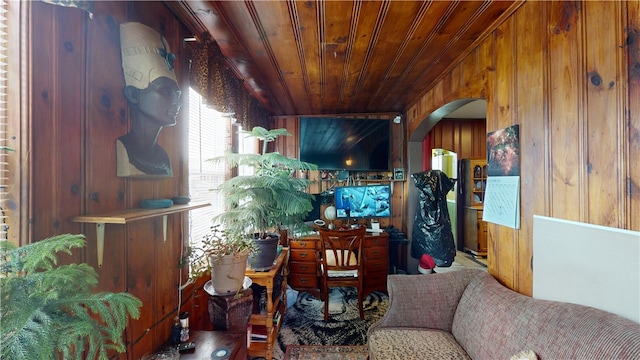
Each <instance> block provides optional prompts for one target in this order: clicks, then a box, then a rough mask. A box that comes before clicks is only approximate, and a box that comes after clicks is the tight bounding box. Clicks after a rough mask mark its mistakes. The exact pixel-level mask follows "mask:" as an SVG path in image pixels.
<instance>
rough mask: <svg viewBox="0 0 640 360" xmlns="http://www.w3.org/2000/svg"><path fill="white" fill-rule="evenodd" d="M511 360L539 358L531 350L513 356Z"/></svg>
mask: <svg viewBox="0 0 640 360" xmlns="http://www.w3.org/2000/svg"><path fill="white" fill-rule="evenodd" d="M510 360H538V356H537V355H536V353H534V352H533V351H531V350H524V351H520V352H519V353H517V354H515V355H513V356H512V357H511V359H510Z"/></svg>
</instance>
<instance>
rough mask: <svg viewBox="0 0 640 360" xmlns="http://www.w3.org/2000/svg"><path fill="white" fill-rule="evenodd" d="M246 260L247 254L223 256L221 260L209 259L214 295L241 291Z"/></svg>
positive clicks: (216, 258)
mask: <svg viewBox="0 0 640 360" xmlns="http://www.w3.org/2000/svg"><path fill="white" fill-rule="evenodd" d="M248 258H249V252H245V253H242V254H233V255H225V256H223V257H221V258H218V257H213V256H211V257H209V263H210V264H211V282H212V283H213V288H214V290H215V292H216V293H218V294H225V293H235V292H237V291H238V290H240V289H242V284H243V283H244V276H245V272H246V270H247V259H248Z"/></svg>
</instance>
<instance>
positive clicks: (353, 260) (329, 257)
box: [325, 250, 358, 266]
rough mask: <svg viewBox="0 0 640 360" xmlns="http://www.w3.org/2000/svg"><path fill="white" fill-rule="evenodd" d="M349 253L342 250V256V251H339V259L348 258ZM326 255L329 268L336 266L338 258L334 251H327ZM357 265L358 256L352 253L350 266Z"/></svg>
mask: <svg viewBox="0 0 640 360" xmlns="http://www.w3.org/2000/svg"><path fill="white" fill-rule="evenodd" d="M348 252H349V251H348V250H342V254H340V251H337V252H336V253H337V254H338V258H342V256H347V253H348ZM325 255H326V257H327V266H335V265H336V258H335V256H334V252H333V250H325ZM357 263H358V260H357V259H356V254H354V253H353V252H352V253H351V257H350V258H349V265H356V264H357Z"/></svg>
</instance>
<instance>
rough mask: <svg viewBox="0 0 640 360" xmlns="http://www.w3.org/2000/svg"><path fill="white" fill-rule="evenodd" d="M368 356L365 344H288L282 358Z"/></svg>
mask: <svg viewBox="0 0 640 360" xmlns="http://www.w3.org/2000/svg"><path fill="white" fill-rule="evenodd" d="M368 356H369V353H368V351H367V346H366V345H360V346H316V345H289V346H287V352H286V353H285V354H284V360H367V358H368Z"/></svg>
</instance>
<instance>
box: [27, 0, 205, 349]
mask: <svg viewBox="0 0 640 360" xmlns="http://www.w3.org/2000/svg"><path fill="white" fill-rule="evenodd" d="M22 4H23V6H22V9H23V11H24V13H26V14H30V15H31V18H30V21H29V26H30V29H29V31H30V32H31V33H33V36H32V38H31V39H30V42H29V44H28V47H27V51H28V52H29V53H30V54H31V58H32V61H33V62H32V64H31V67H30V68H29V69H30V72H29V77H28V78H29V79H31V83H30V84H28V86H30V87H31V88H32V91H31V94H29V102H30V103H31V104H32V108H31V109H30V111H31V114H32V116H31V119H30V123H31V124H32V129H33V131H32V133H31V134H29V136H32V137H33V141H32V142H31V145H30V146H31V148H30V149H29V151H30V153H29V152H27V153H29V154H30V157H28V160H29V161H31V167H32V168H33V180H34V181H33V184H32V189H33V190H32V193H31V198H32V202H33V205H32V208H31V210H30V211H31V214H32V216H31V217H30V219H29V221H30V227H31V229H32V233H31V237H30V239H29V241H30V242H31V241H35V240H39V239H42V238H45V237H49V236H52V235H55V234H61V233H84V234H86V236H87V246H86V248H85V249H83V250H82V251H78V252H77V253H75V255H74V256H73V257H70V258H68V259H67V258H65V261H66V262H78V261H79V262H82V261H86V262H87V263H88V264H89V265H91V266H93V267H94V268H96V270H97V272H98V274H99V284H98V289H97V290H98V291H115V292H119V291H129V292H131V293H132V294H133V295H135V296H137V297H139V298H140V299H141V300H142V302H143V304H144V305H143V307H142V309H141V317H140V319H139V320H132V321H131V322H130V326H129V327H128V328H127V332H126V336H127V339H126V340H127V343H128V344H129V348H128V351H127V354H125V355H122V357H123V358H129V359H138V358H140V357H141V356H142V355H144V354H145V353H150V352H151V351H152V350H153V349H157V348H158V347H160V346H161V345H162V344H163V343H164V342H165V341H166V340H167V339H168V335H169V332H170V329H171V324H172V321H173V317H174V316H175V315H176V313H177V311H178V309H179V304H178V301H179V300H178V285H179V283H180V276H181V273H180V271H179V269H178V267H177V264H178V259H179V258H180V254H181V248H182V232H183V225H182V224H183V219H184V216H186V215H184V214H172V215H169V216H168V222H167V223H168V224H167V225H168V226H167V240H166V242H165V241H164V237H163V223H162V217H156V218H152V219H144V220H140V221H137V222H135V223H131V224H126V225H117V224H107V225H106V227H105V228H106V229H105V250H104V264H103V266H102V267H100V268H98V267H97V257H96V241H95V239H96V230H95V225H94V224H79V223H75V222H72V221H71V219H72V218H73V217H75V216H78V215H91V214H101V213H107V212H114V211H118V210H124V209H130V208H137V207H139V205H138V204H139V202H140V200H142V199H147V198H172V197H173V196H176V195H183V194H185V193H186V189H187V188H188V187H187V184H186V181H187V180H186V179H187V177H186V174H187V168H186V160H185V159H186V158H187V153H186V140H185V139H186V134H187V120H186V119H187V116H186V111H182V112H181V113H180V115H179V116H178V121H177V123H178V124H177V125H176V126H174V127H170V128H165V129H163V130H162V132H161V134H160V137H159V139H158V142H159V143H160V144H161V146H162V147H163V148H164V149H165V150H166V151H167V153H168V154H169V156H170V158H171V162H172V167H173V172H174V177H172V178H166V179H149V180H147V179H123V178H118V177H116V156H115V139H116V138H117V137H119V136H121V135H123V134H125V133H126V132H127V131H128V129H129V113H128V111H129V109H128V105H127V103H126V100H125V98H124V96H123V92H122V90H123V87H124V77H123V75H122V65H121V56H120V38H119V25H120V23H123V22H127V21H139V22H142V23H145V24H147V25H149V26H151V27H153V28H155V29H156V30H158V31H160V32H161V33H162V34H163V35H164V36H165V37H166V38H167V39H168V41H169V44H170V47H171V50H172V52H173V53H175V54H176V55H177V61H176V66H177V68H176V73H177V77H178V79H179V82H180V85H181V87H182V90H183V93H187V92H186V90H187V89H188V69H189V61H188V59H189V56H190V54H189V50H188V49H187V48H186V47H184V45H183V39H184V38H186V37H192V36H193V34H190V33H188V32H186V31H185V29H184V28H183V27H182V25H181V24H180V23H179V22H178V21H177V19H176V18H175V17H174V16H173V14H172V13H171V12H170V11H169V10H168V9H167V8H166V7H165V6H164V4H163V3H161V2H106V1H98V2H95V3H94V6H95V10H94V18H93V19H90V18H89V15H88V13H87V12H85V11H82V10H80V9H76V8H69V7H62V6H55V5H52V4H47V3H43V2H23V3H22ZM23 85H25V84H23ZM25 235H26V234H25Z"/></svg>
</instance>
